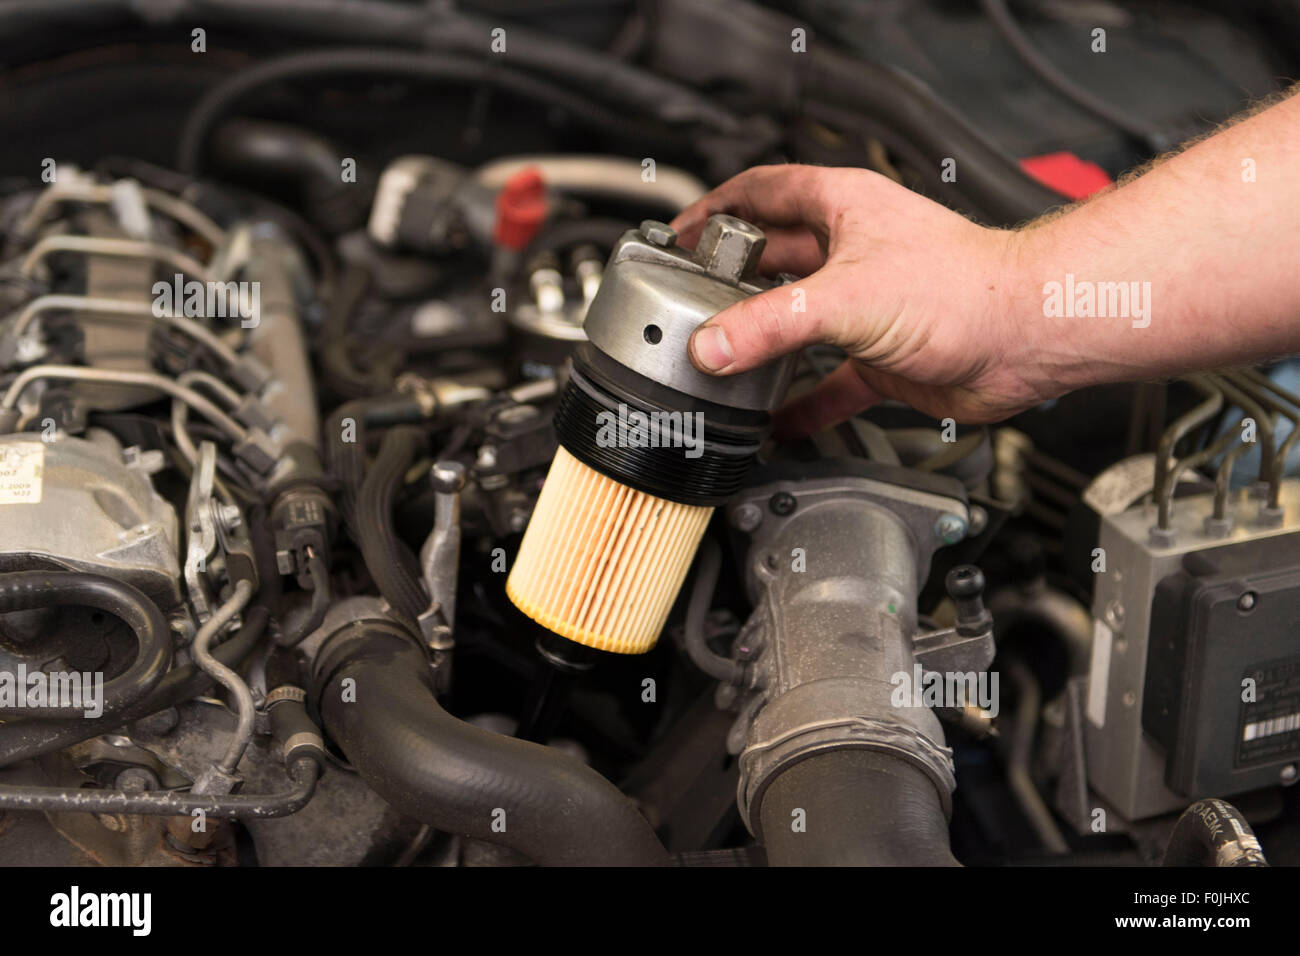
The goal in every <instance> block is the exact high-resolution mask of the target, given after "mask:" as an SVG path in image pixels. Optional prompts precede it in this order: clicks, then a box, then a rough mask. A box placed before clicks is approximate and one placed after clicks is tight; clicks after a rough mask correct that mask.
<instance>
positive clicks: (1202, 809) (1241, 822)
mask: <svg viewBox="0 0 1300 956" xmlns="http://www.w3.org/2000/svg"><path fill="white" fill-rule="evenodd" d="M1162 865H1163V866H1268V862H1267V861H1266V860H1265V859H1264V851H1263V849H1261V847H1260V845H1259V840H1258V839H1256V838H1255V831H1254V830H1252V829H1251V827H1250V824H1249V823H1247V822H1246V818H1245V817H1243V816H1242V815H1241V811H1240V810H1238V809H1237V808H1236V807H1234V806H1233V805H1232V804H1230V803H1228V802H1227V801H1226V800H1198V801H1196V803H1193V804H1192V805H1191V806H1190V807H1188V808H1187V809H1186V810H1184V811H1183V815H1182V816H1181V817H1179V818H1178V822H1177V823H1176V824H1174V832H1173V833H1171V834H1170V835H1169V845H1168V846H1166V847H1165V858H1164V861H1163V863H1162Z"/></svg>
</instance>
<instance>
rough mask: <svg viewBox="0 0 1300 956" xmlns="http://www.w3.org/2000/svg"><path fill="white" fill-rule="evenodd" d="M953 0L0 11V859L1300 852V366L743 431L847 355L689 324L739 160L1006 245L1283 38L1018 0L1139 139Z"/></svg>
mask: <svg viewBox="0 0 1300 956" xmlns="http://www.w3.org/2000/svg"><path fill="white" fill-rule="evenodd" d="M989 7H994V8H998V9H1002V10H1005V5H1002V4H984V5H979V4H967V5H963V4H950V3H942V2H937V0H936V2H917V3H913V4H893V3H863V4H841V3H833V2H823V0H805V2H794V0H791V2H785V3H771V4H756V3H748V2H741V0H721V2H716V3H710V2H704V0H655V2H649V3H641V2H635V3H634V2H625V3H616V2H590V3H572V4H556V5H545V4H523V3H521V4H503V3H495V4H494V3H483V4H476V3H465V4H460V5H458V6H456V7H455V8H453V7H452V6H451V5H445V6H442V5H437V4H432V5H429V4H425V5H422V4H415V3H412V4H405V3H398V2H383V0H376V2H368V0H354V2H353V0H350V2H340V3H309V2H305V0H293V2H280V0H268V2H251V0H248V2H242V0H212V2H189V0H177V2H174V3H143V4H141V3H126V2H123V3H112V2H96V3H91V2H87V3H84V4H71V3H70V4H40V3H25V2H23V3H9V4H6V5H4V6H3V7H0V84H3V89H4V106H3V108H2V109H0V116H3V123H4V129H5V136H4V137H3V141H2V142H0V160H2V161H3V163H4V173H5V175H4V177H3V179H0V865H4V866H30V865H43V866H92V865H105V866H139V867H145V866H180V867H185V866H189V867H225V866H242V867H254V866H260V867H271V866H317V867H327V866H328V867H334V866H394V867H453V866H475V867H486V866H532V865H539V866H550V865H569V866H572V865H619V866H641V865H662V864H676V865H679V866H763V865H774V866H825V865H850V866H860V865H886V866H952V865H957V864H961V865H966V866H1006V865H1040V864H1052V865H1074V866H1085V865H1126V866H1127V865H1133V866H1147V865H1157V864H1160V863H1161V862H1165V863H1167V864H1168V863H1178V864H1182V865H1232V866H1237V865H1264V864H1265V860H1267V863H1268V864H1271V865H1274V866H1278V865H1294V864H1296V863H1300V802H1298V798H1297V794H1298V793H1300V790H1297V788H1295V787H1294V786H1292V785H1293V784H1294V783H1295V782H1296V781H1297V779H1300V634H1298V632H1297V624H1296V621H1297V608H1300V479H1297V477H1296V472H1297V463H1300V455H1298V454H1295V453H1293V452H1294V446H1295V443H1296V439H1297V436H1300V427H1298V426H1300V397H1297V392H1300V365H1297V363H1296V362H1295V361H1294V360H1292V361H1290V362H1284V363H1279V364H1277V365H1275V366H1271V367H1265V366H1261V367H1259V368H1254V369H1241V370H1235V371H1225V372H1222V373H1205V374H1198V375H1191V376H1187V377H1185V378H1180V379H1177V380H1174V381H1168V382H1143V383H1137V384H1133V385H1121V386H1105V387H1098V388H1094V389H1086V390H1083V391H1081V392H1077V393H1073V394H1070V395H1068V396H1065V397H1064V398H1061V399H1059V400H1056V401H1053V402H1051V403H1048V404H1046V405H1043V406H1040V407H1038V408H1035V409H1032V410H1030V411H1028V412H1025V413H1023V414H1021V415H1018V416H1016V417H1015V418H1012V419H1010V420H1008V421H1006V422H1002V423H998V424H995V425H967V424H964V423H961V422H957V421H953V420H952V419H943V420H937V419H934V418H931V417H929V416H927V415H925V414H923V413H921V412H918V411H916V410H914V409H912V408H909V407H906V406H904V405H902V404H900V403H896V402H887V403H884V404H882V405H880V406H879V407H877V408H875V409H873V410H871V411H870V412H868V413H864V414H862V415H858V416H855V417H853V418H851V419H850V420H849V421H847V422H844V423H842V424H840V425H837V426H834V427H832V428H828V429H824V430H822V431H819V432H817V433H816V434H813V435H811V436H808V437H800V438H797V439H792V440H788V439H784V438H780V437H773V436H772V434H771V416H772V415H773V414H774V413H775V412H776V411H777V410H778V409H779V408H780V407H781V405H782V403H783V401H784V400H785V399H786V397H787V395H798V394H800V393H802V392H805V391H807V390H808V389H809V388H810V387H812V386H813V385H815V384H816V383H817V382H819V381H821V380H822V379H823V378H824V377H825V376H827V375H828V374H829V372H830V370H831V369H833V368H834V366H835V364H836V363H837V361H838V359H839V357H840V356H839V355H838V353H837V352H836V350H834V349H832V348H829V347H822V346H818V347H813V348H808V349H806V350H803V351H802V352H800V353H797V354H795V355H792V356H790V357H789V359H788V360H785V361H782V362H780V363H774V364H773V365H771V366H768V367H764V368H762V369H756V370H754V371H751V372H746V373H744V374H742V375H738V376H734V377H732V378H730V379H728V380H726V381H725V382H723V381H721V380H718V379H711V378H710V377H709V376H705V375H704V374H703V373H701V372H699V371H698V370H696V369H694V368H693V367H691V366H690V363H689V362H688V361H687V359H686V353H685V342H686V337H687V336H689V333H690V331H691V330H692V329H693V328H694V327H695V326H696V325H697V324H698V323H699V322H701V321H703V320H704V319H706V318H708V317H709V316H710V315H712V314H714V313H716V312H717V311H719V310H720V309H722V308H724V307H725V306H726V305H728V304H730V303H732V302H735V301H738V300H739V299H741V298H743V297H745V296H747V295H751V294H753V293H755V292H757V291H761V290H765V289H770V288H773V287H774V286H777V285H780V284H782V283H790V282H792V281H793V277H790V276H783V275H776V276H772V275H764V274H760V271H759V269H758V261H759V257H760V254H761V251H762V248H763V244H764V241H765V237H764V232H763V229H764V227H763V226H762V224H752V223H748V222H745V221H743V220H741V219H738V218H736V217H733V216H729V215H725V214H718V215H715V216H713V217H712V218H711V219H710V220H709V223H708V225H707V226H706V227H705V230H704V233H703V234H702V235H701V237H700V239H699V241H698V242H697V243H695V244H694V245H693V246H691V247H687V246H685V245H683V244H682V243H680V242H679V241H678V236H677V234H676V232H675V231H674V230H673V229H672V227H671V226H670V225H668V224H669V223H670V222H671V221H672V220H673V218H674V217H675V216H676V215H677V214H679V213H680V212H681V211H682V210H684V209H685V208H687V207H688V206H689V205H690V204H691V203H693V202H694V201H695V200H696V199H698V198H699V197H701V196H702V195H704V194H705V193H706V192H707V191H708V190H709V189H710V188H711V187H712V186H714V185H716V184H717V183H719V182H721V181H722V180H724V179H726V178H728V177H729V176H731V175H733V174H735V173H737V172H740V171H741V170H743V169H745V168H747V167H749V166H754V165H759V164H766V163H773V162H800V163H813V164H821V165H842V166H858V167H864V168H870V169H873V170H875V171H877V172H879V173H881V174H882V175H885V176H888V177H889V178H891V179H893V180H895V181H896V182H899V183H902V184H904V185H907V186H909V187H910V188H912V189H915V190H917V191H919V192H922V193H923V194H925V195H928V196H931V197H932V198H935V199H938V200H940V201H942V202H944V203H946V204H947V205H949V206H951V207H952V208H955V209H957V210H959V211H960V212H962V213H964V214H966V215H968V216H970V217H971V218H974V219H977V220H979V221H984V222H991V223H996V224H999V225H1008V226H1010V225H1014V224H1016V223H1019V222H1022V221H1024V220H1026V219H1029V218H1032V217H1034V216H1037V215H1039V214H1042V213H1044V212H1046V211H1048V210H1049V209H1052V208H1055V207H1058V206H1061V205H1063V204H1066V203H1068V202H1069V201H1070V200H1071V199H1075V198H1081V195H1082V194H1083V193H1081V192H1080V193H1076V192H1075V190H1080V189H1083V188H1084V187H1081V186H1080V185H1079V184H1080V181H1081V180H1080V171H1081V170H1082V171H1083V172H1084V173H1086V174H1087V175H1089V176H1099V177H1101V179H1102V181H1104V182H1111V181H1113V180H1116V179H1118V178H1120V177H1121V176H1122V175H1123V174H1124V173H1125V172H1127V171H1129V170H1131V169H1132V168H1134V167H1136V166H1138V165H1140V164H1141V163H1143V162H1145V161H1146V160H1147V159H1149V158H1150V157H1151V155H1152V154H1153V153H1154V152H1156V151H1158V150H1159V149H1161V148H1166V147H1167V146H1168V145H1171V144H1174V143H1178V142H1181V141H1183V140H1184V139H1187V138H1189V137H1192V136H1196V135H1199V134H1201V133H1204V132H1206V131H1208V130H1210V129H1212V128H1213V127H1214V126H1215V124H1217V123H1218V122H1220V121H1222V120H1223V119H1225V118H1227V117H1228V116H1230V115H1232V114H1233V113H1234V112H1235V111H1237V110H1238V109H1240V108H1241V107H1242V106H1243V105H1245V104H1246V103H1248V102H1250V101H1251V100H1252V99H1254V98H1258V97H1263V96H1266V95H1268V94H1269V93H1270V92H1272V90H1273V89H1274V87H1275V85H1276V81H1275V77H1276V76H1280V75H1284V74H1285V73H1286V72H1287V70H1288V69H1290V70H1291V71H1292V72H1294V69H1295V64H1296V62H1297V59H1298V58H1300V49H1297V48H1296V41H1295V36H1296V34H1295V33H1294V30H1293V29H1289V28H1294V27H1295V25H1296V24H1297V23H1300V7H1298V6H1296V5H1294V4H1290V3H1263V2H1261V3H1252V4H1245V5H1241V4H1237V5H1230V4H1222V5H1219V4H1213V3H1197V4H1193V3H1187V4H1174V3H1170V4H1149V5H1148V4H1111V3H1097V4H1078V5H1071V4H1064V3H1052V2H1046V0H1044V2H1039V3H1029V4H1018V5H1016V15H1017V16H1018V17H1019V19H1020V20H1021V21H1022V22H1021V27H1022V28H1024V29H1025V30H1029V31H1030V32H1032V34H1033V38H1034V42H1035V43H1037V44H1038V45H1039V46H1040V47H1041V48H1043V49H1045V50H1050V51H1053V52H1054V54H1055V53H1059V54H1060V56H1059V57H1058V58H1057V60H1056V61H1057V62H1058V63H1059V65H1060V66H1061V68H1062V70H1064V71H1065V72H1070V73H1072V74H1073V75H1075V76H1076V78H1079V79H1082V80H1085V81H1088V82H1090V83H1093V84H1094V87H1095V90H1096V92H1097V93H1098V94H1100V95H1103V96H1106V97H1109V98H1110V99H1111V100H1112V101H1116V102H1125V103H1127V104H1128V105H1129V107H1130V109H1131V110H1132V111H1133V112H1134V113H1137V114H1140V115H1142V116H1143V117H1144V118H1145V122H1146V126H1145V127H1144V129H1143V130H1141V131H1138V134H1135V133H1134V131H1133V130H1128V129H1121V128H1118V127H1116V126H1115V125H1114V124H1111V123H1107V122H1106V121H1105V120H1104V119H1100V118H1098V116H1096V115H1094V114H1092V113H1090V112H1088V111H1086V110H1083V109H1081V108H1079V107H1078V106H1077V104H1074V103H1072V102H1071V101H1069V100H1068V98H1063V97H1062V96H1061V95H1060V94H1059V92H1057V91H1054V90H1053V89H1052V87H1051V85H1050V84H1048V83H1044V82H1042V81H1041V78H1036V77H1035V74H1034V73H1033V72H1032V71H1030V70H1028V69H1027V68H1026V67H1025V66H1024V64H1023V63H1021V61H1020V60H1019V59H1017V58H1016V56H1014V55H1013V54H1012V52H1011V50H1010V48H1009V47H1008V46H1007V43H1008V40H1007V34H1005V33H1001V32H999V24H1000V23H1001V21H1000V20H999V19H998V18H997V16H990V15H989V10H988V8H989ZM1083 8H1087V9H1083ZM1247 8H1249V9H1248V10H1247ZM994 12H996V11H994ZM1094 24H1095V25H1096V26H1097V27H1099V28H1103V29H1104V30H1106V31H1109V37H1110V42H1111V44H1112V49H1113V50H1118V51H1124V50H1126V49H1127V50H1130V51H1135V50H1143V51H1147V54H1148V55H1144V56H1142V57H1139V56H1136V55H1134V56H1131V57H1129V58H1128V59H1127V60H1125V61H1124V62H1126V63H1127V64H1128V66H1127V67H1125V68H1122V69H1113V70H1109V71H1098V70H1096V69H1094V68H1092V67H1090V66H1089V61H1087V59H1086V54H1084V55H1083V58H1081V59H1079V60H1078V61H1077V62H1076V61H1072V60H1070V54H1069V53H1068V52H1067V51H1065V43H1064V41H1063V40H1062V37H1064V36H1067V35H1070V34H1071V31H1077V30H1082V29H1085V28H1090V26H1091V25H1094ZM1017 29H1020V28H1017ZM801 43H802V44H803V46H802V47H801V46H800V44H801ZM1207 49H1209V50H1213V51H1214V56H1213V58H1212V64H1210V65H1208V66H1207V61H1206V58H1205V57H1204V56H1203V55H1202V53H1201V52H1198V51H1204V50H1207ZM1152 51H1154V52H1152ZM1116 56H1119V54H1116ZM1090 70H1092V72H1091V73H1090V72H1089V71H1090ZM1126 71H1127V72H1126ZM1139 134H1140V135H1139ZM949 157H955V158H956V162H957V164H958V165H959V168H960V169H961V170H962V172H961V175H960V176H959V177H957V178H947V177H946V176H945V173H944V168H945V167H944V163H945V160H946V159H947V158H949ZM1085 178H1086V176H1085ZM1243 418H1249V419H1250V421H1251V422H1252V424H1253V425H1254V426H1255V428H1257V429H1258V435H1257V436H1256V435H1255V432H1254V431H1252V432H1251V437H1249V438H1243V437H1242V435H1243V433H1242V431H1241V429H1239V428H1238V425H1239V423H1240V422H1241V421H1242V420H1243ZM1243 687H1247V688H1248V692H1247V693H1244V694H1243V692H1242V688H1243ZM1188 814H1190V816H1189V815H1188ZM1198 821H1199V824H1198ZM1198 825H1199V826H1200V827H1202V828H1203V829H1205V830H1206V832H1207V833H1209V834H1210V835H1206V833H1202V832H1194V831H1196V827H1197V826H1198ZM1229 831H1230V832H1229Z"/></svg>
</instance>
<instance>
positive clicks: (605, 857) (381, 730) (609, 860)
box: [312, 621, 668, 866]
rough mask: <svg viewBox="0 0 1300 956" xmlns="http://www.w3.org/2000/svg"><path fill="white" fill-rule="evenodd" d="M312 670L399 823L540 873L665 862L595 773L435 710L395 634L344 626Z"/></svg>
mask: <svg viewBox="0 0 1300 956" xmlns="http://www.w3.org/2000/svg"><path fill="white" fill-rule="evenodd" d="M313 670H314V676H313V680H312V687H313V703H314V704H315V705H316V706H317V707H318V708H319V712H320V715H321V718H322V723H323V725H324V727H325V730H326V732H327V733H328V735H329V736H330V737H331V738H332V739H333V740H334V741H335V742H336V743H337V744H338V746H339V747H340V748H341V749H342V751H343V753H344V754H345V755H346V756H347V759H348V761H349V762H350V763H351V764H352V766H353V767H354V768H355V769H356V771H357V772H358V773H359V774H360V775H361V779H362V780H364V781H365V782H366V783H367V784H368V785H369V786H370V787H371V788H372V789H374V790H375V791H376V792H378V793H379V795H380V796H382V797H383V798H384V799H385V800H386V801H388V803H389V804H390V805H392V807H393V808H394V809H395V810H397V811H398V812H399V813H402V814H404V815H406V816H409V817H412V818H413V819H416V820H419V821H420V822H422V823H426V824H429V825H430V826H432V827H435V828H437V829H439V830H442V831H445V832H448V833H457V834H461V835H463V836H466V837H469V838H472V839H476V840H483V841H486V842H489V843H497V844H502V845H504V846H508V847H510V848H511V849H514V850H516V851H518V852H520V853H522V854H524V855H525V856H527V857H528V858H529V859H531V860H533V861H534V862H535V863H538V864H540V865H543V866H644V865H658V864H666V863H667V862H668V854H667V852H666V851H665V850H664V847H663V845H662V844H661V843H660V842H659V839H658V838H657V837H656V836H655V833H654V830H653V829H652V828H651V826H650V824H649V823H648V822H647V821H646V819H645V817H643V816H642V815H641V813H640V811H639V810H638V809H637V808H636V805H635V804H634V803H633V802H632V801H631V800H629V799H628V798H627V797H626V796H624V795H623V793H622V792H620V791H619V790H618V788H616V787H615V786H614V785H613V784H611V783H610V782H609V781H608V780H606V779H605V778H604V777H602V776H601V775H600V774H599V773H597V772H596V771H595V770H593V769H591V768H590V767H588V766H587V765H586V764H583V763H582V762H580V761H578V760H576V759H575V758H573V757H571V756H569V755H568V754H565V753H562V752H560V751H557V750H553V749H551V748H548V747H543V746H540V745H538V744H534V743H529V742H527V741H524V740H518V739H516V738H514V737H506V736H503V735H501V734H495V733H492V732H491V731H488V730H484V729H483V728H480V727H475V726H473V725H471V724H467V723H465V722H463V721H461V720H458V719H457V718H455V717H453V716H452V715H451V714H449V713H447V711H445V710H443V709H442V707H441V706H440V705H439V704H438V701H437V700H436V698H435V697H434V693H433V680H432V677H431V674H430V669H429V665H428V662H427V659H426V656H425V654H424V652H423V650H421V649H420V647H418V646H417V645H416V643H415V641H414V639H413V638H412V637H410V636H409V635H408V634H407V633H406V632H405V631H404V630H403V629H401V628H400V627H399V626H398V625H396V623H395V622H394V623H391V624H390V623H388V622H382V621H365V622H352V623H351V624H350V625H349V626H347V627H346V628H345V629H343V630H341V631H339V632H336V633H335V635H334V636H332V637H330V638H328V639H327V640H326V642H325V643H324V644H323V645H322V647H321V651H320V653H319V654H318V655H317V657H316V662H315V666H314V668H313ZM345 682H347V683H345Z"/></svg>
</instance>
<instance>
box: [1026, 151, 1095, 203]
mask: <svg viewBox="0 0 1300 956" xmlns="http://www.w3.org/2000/svg"><path fill="white" fill-rule="evenodd" d="M1020 168H1021V169H1023V170H1024V171H1025V172H1027V173H1028V174H1029V175H1030V176H1033V177H1034V178H1035V179H1037V180H1038V181H1039V182H1040V183H1042V184H1043V185H1044V186H1050V187H1051V188H1052V189H1055V190H1056V191H1057V192H1058V193H1060V194H1061V195H1063V196H1068V197H1069V198H1070V199H1083V198H1084V197H1085V196H1091V195H1092V194H1093V193H1095V192H1097V191H1098V190H1099V189H1105V188H1106V187H1107V186H1109V185H1110V183H1111V179H1110V175H1109V174H1108V173H1107V172H1106V170H1104V169H1102V168H1101V167H1100V166H1098V165H1097V164H1096V163H1090V162H1088V161H1087V160H1086V159H1080V158H1079V157H1078V156H1075V155H1074V153H1047V154H1046V155H1044V156H1030V157H1029V158H1028V159H1022V160H1021V161H1020Z"/></svg>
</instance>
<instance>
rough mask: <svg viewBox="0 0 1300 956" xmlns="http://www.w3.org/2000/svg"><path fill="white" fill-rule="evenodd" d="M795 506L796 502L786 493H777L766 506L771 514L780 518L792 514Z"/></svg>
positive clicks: (792, 496)
mask: <svg viewBox="0 0 1300 956" xmlns="http://www.w3.org/2000/svg"><path fill="white" fill-rule="evenodd" d="M796 505H798V502H797V501H795V497H794V495H792V494H790V492H788V491H778V492H777V493H776V494H774V495H773V496H772V497H771V498H769V499H768V502H767V506H768V507H769V508H771V509H772V514H774V515H777V516H779V517H782V518H784V517H785V516H786V515H788V514H791V513H793V512H794V509H795V507H796Z"/></svg>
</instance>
